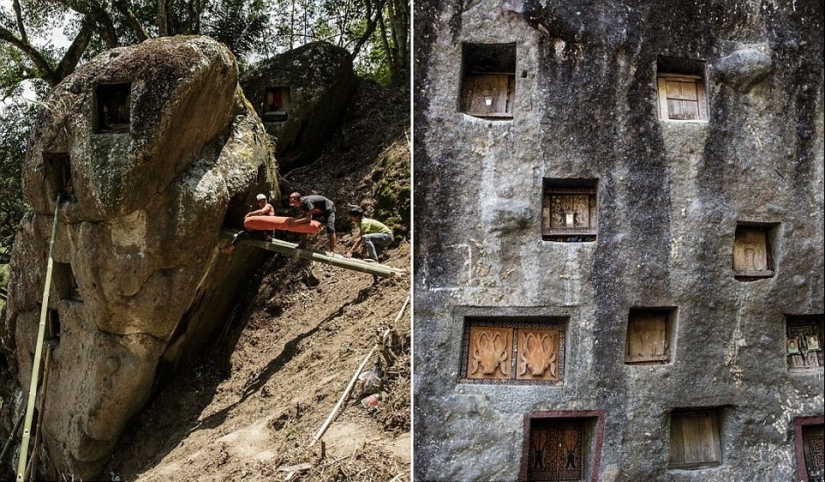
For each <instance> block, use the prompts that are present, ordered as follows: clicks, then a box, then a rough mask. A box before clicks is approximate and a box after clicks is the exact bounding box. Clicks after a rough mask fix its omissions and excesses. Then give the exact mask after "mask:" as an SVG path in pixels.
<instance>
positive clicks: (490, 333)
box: [467, 326, 513, 380]
mask: <svg viewBox="0 0 825 482" xmlns="http://www.w3.org/2000/svg"><path fill="white" fill-rule="evenodd" d="M468 351H469V356H468V357H467V378H477V379H488V380H501V379H509V378H510V365H511V360H512V351H513V329H512V328H500V327H495V326H473V327H470V344H469V348H468Z"/></svg>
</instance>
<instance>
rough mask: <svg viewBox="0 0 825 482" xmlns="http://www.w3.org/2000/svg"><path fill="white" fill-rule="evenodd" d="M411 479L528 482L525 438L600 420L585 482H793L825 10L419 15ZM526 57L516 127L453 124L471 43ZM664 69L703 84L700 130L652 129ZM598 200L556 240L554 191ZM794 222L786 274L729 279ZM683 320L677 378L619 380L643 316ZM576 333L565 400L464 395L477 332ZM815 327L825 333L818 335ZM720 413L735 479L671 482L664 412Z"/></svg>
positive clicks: (813, 392)
mask: <svg viewBox="0 0 825 482" xmlns="http://www.w3.org/2000/svg"><path fill="white" fill-rule="evenodd" d="M415 18H416V29H417V30H416V35H415V39H416V64H415V65H416V73H415V75H416V79H415V86H416V87H415V92H414V95H415V176H414V181H415V188H414V189H415V191H414V194H415V213H414V216H415V253H416V254H415V270H416V271H415V272H416V276H415V288H414V289H415V361H414V363H415V364H414V366H415V379H414V398H415V402H414V403H415V418H414V420H415V434H416V437H415V442H414V443H415V445H414V450H415V477H416V478H417V479H419V480H515V479H517V478H519V475H520V469H521V467H522V463H523V461H522V447H523V444H524V428H523V423H524V417H525V416H527V415H528V414H530V413H533V412H537V411H574V410H603V411H604V414H605V416H604V418H605V430H604V442H603V447H602V451H601V464H600V469H599V471H598V473H593V470H592V469H593V467H592V466H590V467H588V469H587V471H588V473H587V475H586V477H585V480H588V481H590V480H611V481H626V482H636V481H685V482H687V481H690V482H700V481H702V482H707V481H720V482H721V481H743V480H759V481H762V480H764V481H768V480H770V481H785V480H787V481H790V480H797V479H796V466H795V461H796V459H795V457H796V455H795V452H794V445H793V443H794V441H793V435H792V424H793V420H794V419H795V418H797V417H807V416H815V415H821V414H822V413H823V369H822V368H819V369H813V370H808V371H805V372H789V370H788V369H787V366H786V356H785V351H784V342H785V319H786V315H788V314H799V315H801V314H812V315H820V316H821V315H822V314H823V312H825V306H823V304H824V303H823V290H824V289H825V286H824V285H823V195H822V193H823V147H824V146H823V57H822V50H823V39H822V32H823V21H824V19H823V6H822V3H821V2H814V1H806V2H795V3H793V4H791V3H782V4H770V5H768V4H764V3H762V2H756V1H742V2H736V4H735V5H733V4H730V3H729V2H724V3H723V2H716V1H711V0H707V1H703V0H700V1H697V2H677V1H667V2H656V3H650V2H641V1H618V2H595V3H594V2H555V1H545V2H539V1H535V0H533V1H524V2H522V1H510V2H498V1H493V0H478V1H473V2H456V1H447V2H433V1H425V2H416V16H415ZM512 42H514V43H515V44H516V55H517V60H516V69H515V74H516V92H515V101H514V109H513V112H514V116H513V119H512V120H510V121H489V120H484V119H480V118H476V117H471V116H468V115H466V114H463V113H461V112H459V111H458V105H459V102H458V99H459V94H460V92H459V91H460V86H461V77H462V72H461V66H462V45H463V44H464V43H476V44H483V43H512ZM659 56H666V57H675V58H683V59H687V60H693V61H702V62H704V63H705V67H706V68H705V75H706V77H707V89H708V100H709V109H708V111H709V120H708V121H707V122H674V121H660V120H659V119H658V116H657V109H658V107H657V98H656V68H657V58H658V57H659ZM546 178H554V179H565V178H580V179H598V209H599V220H598V235H597V240H596V241H595V242H588V243H560V242H551V241H544V240H543V239H542V235H541V222H542V220H541V203H542V192H543V179H546ZM738 222H758V223H778V224H779V227H778V228H777V229H776V230H775V231H773V232H772V233H773V234H772V243H773V247H774V250H775V253H776V257H775V259H774V261H775V266H776V268H775V275H774V276H773V277H771V278H766V279H760V280H756V281H750V282H743V281H739V280H737V279H735V278H734V276H733V272H732V269H731V267H732V257H733V241H734V232H735V229H736V225H737V223H738ZM636 307H675V308H676V322H675V330H676V338H675V344H674V345H673V346H672V355H671V362H670V363H668V364H663V365H657V366H649V365H648V366H640V365H627V364H625V363H624V355H625V343H626V337H625V334H626V333H625V332H626V329H627V319H628V312H629V310H630V309H631V308H636ZM525 315H531V316H533V315H545V316H560V317H566V318H567V332H566V335H565V336H566V344H565V345H566V351H565V356H566V361H567V365H566V367H565V372H564V378H563V382H562V383H559V384H556V385H512V384H495V385H491V384H472V383H465V382H462V381H461V380H460V369H461V365H462V359H461V356H462V355H461V349H462V333H463V324H464V319H465V317H467V316H500V317H504V318H511V317H518V316H525ZM820 319H821V318H820ZM690 407H718V408H720V410H721V414H722V416H721V422H720V423H721V427H720V433H721V447H722V454H723V455H722V463H721V465H719V466H718V467H714V468H709V469H701V470H671V469H668V460H669V448H670V445H669V443H670V442H669V439H670V413H671V411H672V410H673V409H677V408H690Z"/></svg>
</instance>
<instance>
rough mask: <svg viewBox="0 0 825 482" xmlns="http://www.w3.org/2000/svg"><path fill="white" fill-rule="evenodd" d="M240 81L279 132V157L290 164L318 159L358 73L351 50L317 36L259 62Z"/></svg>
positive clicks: (266, 120) (266, 123)
mask: <svg viewBox="0 0 825 482" xmlns="http://www.w3.org/2000/svg"><path fill="white" fill-rule="evenodd" d="M241 86H242V87H243V90H244V92H245V93H246V96H247V97H248V98H249V100H250V102H252V105H254V106H255V111H256V112H257V113H258V116H260V118H261V119H263V121H264V126H266V131H267V133H269V134H270V135H272V136H273V137H275V138H276V141H275V155H276V157H277V158H278V162H279V163H280V165H281V167H282V168H289V167H290V166H298V165H302V164H305V163H307V162H310V161H312V160H314V159H315V157H316V156H317V154H318V153H319V152H320V151H321V148H322V147H323V146H324V142H326V140H327V138H328V137H329V135H330V134H332V132H333V131H335V129H336V128H337V127H338V126H340V125H341V122H342V121H343V117H344V115H345V113H346V109H347V104H349V100H350V97H351V96H352V93H353V92H354V90H355V73H354V72H353V70H352V59H351V58H350V54H349V52H348V51H347V50H345V49H342V48H340V47H336V46H334V45H331V44H329V43H326V42H312V43H309V44H306V45H304V46H301V47H299V48H297V49H294V50H290V51H289V52H286V53H284V54H281V55H276V56H275V57H272V58H271V59H268V60H264V61H262V62H260V63H259V64H257V65H256V66H255V67H254V68H252V69H250V70H249V71H248V72H246V73H245V74H244V76H243V77H242V78H241Z"/></svg>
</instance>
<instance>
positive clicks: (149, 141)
mask: <svg viewBox="0 0 825 482" xmlns="http://www.w3.org/2000/svg"><path fill="white" fill-rule="evenodd" d="M237 77H238V70H237V65H236V62H235V58H234V57H233V55H232V54H231V53H230V52H229V51H228V50H227V49H226V47H224V46H223V45H221V44H219V43H217V42H215V41H213V40H211V39H207V38H204V37H176V38H165V39H156V40H148V41H146V42H143V43H141V44H139V45H136V46H133V47H126V48H119V49H114V50H111V51H108V52H105V53H103V54H101V55H99V56H98V57H96V58H94V59H93V60H91V61H89V62H88V63H87V64H85V65H84V66H83V67H82V68H80V69H78V70H77V72H75V73H74V74H72V75H71V76H70V77H68V78H66V79H65V80H64V81H63V82H62V83H61V84H60V85H58V86H57V87H56V88H55V89H54V91H53V92H52V93H51V94H50V96H49V97H48V98H47V100H46V102H45V106H44V108H43V109H42V110H41V111H40V113H39V116H38V118H37V120H36V123H35V126H34V129H33V132H32V136H31V139H30V145H29V151H28V155H27V159H26V166H25V169H24V172H25V174H24V179H23V182H24V192H25V196H26V198H27V200H28V201H29V203H30V204H31V206H32V212H31V213H30V215H29V216H27V218H26V219H25V220H24V221H23V223H22V230H21V232H20V233H19V235H18V237H17V240H16V242H15V247H14V252H13V259H12V263H11V273H12V274H11V279H10V282H9V301H8V309H7V316H6V319H5V320H4V322H5V324H4V325H3V327H2V329H3V331H2V333H0V334H2V338H3V344H4V345H5V346H6V347H7V348H12V349H13V347H15V346H16V350H14V351H15V352H16V355H17V359H16V362H17V367H18V370H19V374H20V383H21V386H23V387H28V385H29V377H30V375H31V366H32V358H33V357H32V353H33V352H34V350H35V346H34V345H35V341H36V336H37V330H38V319H39V313H40V302H41V296H42V289H43V286H44V283H45V279H46V259H47V252H48V245H49V238H50V233H51V228H52V223H53V219H54V214H55V207H56V206H55V200H56V198H57V197H58V195H60V196H61V197H60V201H59V204H60V209H59V212H58V219H57V241H56V245H55V248H54V276H53V279H52V283H51V296H50V299H49V312H50V329H51V330H50V331H52V333H53V335H54V338H56V339H57V340H59V341H58V342H57V345H56V348H55V349H54V354H53V357H52V364H51V368H50V380H49V385H48V389H47V391H46V393H45V396H46V406H45V411H44V420H43V435H44V442H45V446H46V449H47V451H48V455H49V457H48V459H49V460H51V462H52V464H53V465H52V466H51V467H49V468H48V471H49V472H50V473H51V474H52V475H53V476H54V478H55V479H56V478H57V477H56V474H57V473H61V474H72V475H74V476H75V477H78V478H82V479H83V480H89V479H90V478H94V477H96V476H97V474H98V472H99V471H100V470H101V469H102V467H103V465H104V463H105V462H106V460H107V458H108V456H109V454H110V453H111V450H112V449H113V447H114V444H115V443H116V441H117V439H118V438H119V436H120V434H121V433H122V431H123V430H124V427H125V425H126V423H127V421H128V420H129V419H130V417H132V416H133V415H134V414H135V413H136V412H137V411H138V410H139V409H140V408H141V407H142V406H143V404H144V403H145V402H146V401H147V400H148V398H149V397H150V395H151V393H152V390H153V387H154V386H155V384H156V383H157V381H158V379H159V377H162V376H164V375H167V374H169V373H170V372H171V371H172V370H173V369H174V367H175V366H176V365H177V364H178V363H180V362H181V361H182V360H184V359H186V358H188V357H189V356H191V355H192V354H193V353H195V352H197V351H198V350H199V349H201V348H202V347H203V346H204V344H205V343H206V342H209V341H211V340H212V339H213V338H214V335H215V334H216V333H219V332H220V330H221V328H222V327H223V325H224V324H225V323H226V318H227V316H228V313H229V312H230V311H231V309H232V308H233V306H232V305H231V303H232V300H233V297H234V296H235V295H236V294H237V290H238V289H240V288H241V287H242V286H243V283H242V282H240V281H242V280H243V279H246V277H247V276H248V275H249V274H250V272H251V270H254V268H255V263H251V262H249V261H250V260H249V259H245V258H248V257H249V256H253V255H254V254H253V253H249V252H247V253H246V254H244V252H241V253H240V255H239V256H233V257H232V261H231V262H220V263H219V262H218V260H219V255H218V252H217V250H216V247H217V245H218V244H219V235H220V230H221V227H222V226H225V225H232V224H235V223H236V222H237V218H238V216H241V217H242V213H243V211H244V210H245V209H246V205H248V204H253V202H254V196H255V194H257V193H258V192H269V191H272V192H275V193H277V186H276V185H274V179H275V177H276V169H277V167H276V164H275V160H274V157H273V155H272V152H271V148H270V147H269V143H268V140H267V136H266V133H265V131H264V129H263V126H262V125H261V123H260V121H259V120H258V118H257V116H256V115H254V113H253V110H252V107H251V106H250V105H249V103H248V102H246V100H245V98H244V96H243V94H242V91H241V90H240V88H239V85H238V78H237ZM9 351H11V350H9Z"/></svg>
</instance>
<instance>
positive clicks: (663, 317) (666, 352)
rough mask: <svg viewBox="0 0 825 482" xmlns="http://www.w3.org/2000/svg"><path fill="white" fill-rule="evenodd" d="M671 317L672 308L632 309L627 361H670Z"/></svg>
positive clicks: (628, 322)
mask: <svg viewBox="0 0 825 482" xmlns="http://www.w3.org/2000/svg"><path fill="white" fill-rule="evenodd" d="M670 319H671V310H655V309H650V310H648V309H634V310H630V315H629V316H628V320H627V351H626V353H625V363H662V362H664V363H667V362H669V361H670V334H671V327H670V323H671V322H670Z"/></svg>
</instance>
